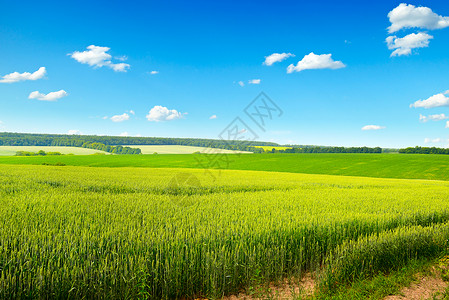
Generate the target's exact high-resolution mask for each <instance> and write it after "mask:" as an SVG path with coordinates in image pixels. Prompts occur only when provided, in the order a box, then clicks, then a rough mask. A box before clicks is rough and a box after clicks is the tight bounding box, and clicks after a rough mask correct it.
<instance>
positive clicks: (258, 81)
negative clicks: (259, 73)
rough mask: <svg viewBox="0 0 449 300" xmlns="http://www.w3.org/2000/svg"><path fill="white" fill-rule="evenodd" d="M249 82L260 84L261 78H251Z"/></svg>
mask: <svg viewBox="0 0 449 300" xmlns="http://www.w3.org/2000/svg"><path fill="white" fill-rule="evenodd" d="M248 83H249V84H260V79H251V80H248Z"/></svg>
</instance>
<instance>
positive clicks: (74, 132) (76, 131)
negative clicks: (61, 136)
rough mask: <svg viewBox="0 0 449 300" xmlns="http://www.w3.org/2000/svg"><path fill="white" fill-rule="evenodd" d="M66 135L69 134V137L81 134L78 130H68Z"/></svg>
mask: <svg viewBox="0 0 449 300" xmlns="http://www.w3.org/2000/svg"><path fill="white" fill-rule="evenodd" d="M67 134H69V135H81V134H82V133H81V131H79V130H78V129H70V130H69V131H67Z"/></svg>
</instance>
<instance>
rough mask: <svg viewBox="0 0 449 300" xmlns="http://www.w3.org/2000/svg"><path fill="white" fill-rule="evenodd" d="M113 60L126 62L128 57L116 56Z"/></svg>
mask: <svg viewBox="0 0 449 300" xmlns="http://www.w3.org/2000/svg"><path fill="white" fill-rule="evenodd" d="M114 58H115V59H116V60H119V61H127V60H128V56H126V55H122V56H116V57H114Z"/></svg>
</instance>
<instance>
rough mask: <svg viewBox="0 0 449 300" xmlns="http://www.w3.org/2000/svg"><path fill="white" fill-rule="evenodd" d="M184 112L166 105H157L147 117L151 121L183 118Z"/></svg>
mask: <svg viewBox="0 0 449 300" xmlns="http://www.w3.org/2000/svg"><path fill="white" fill-rule="evenodd" d="M184 114H186V113H184ZM184 114H183V113H181V112H178V111H177V110H176V109H168V108H166V107H164V106H160V105H156V106H155V107H153V108H152V109H151V110H150V112H149V113H148V115H147V119H148V121H151V122H161V121H171V120H176V119H182V117H183V115H184Z"/></svg>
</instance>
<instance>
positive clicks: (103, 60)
mask: <svg viewBox="0 0 449 300" xmlns="http://www.w3.org/2000/svg"><path fill="white" fill-rule="evenodd" d="M87 49H88V50H86V51H83V52H79V51H75V52H73V53H69V55H70V56H71V57H72V58H73V59H75V60H76V61H77V62H80V63H82V64H88V65H89V66H91V67H94V68H101V67H104V66H106V67H108V68H111V69H113V70H114V71H116V72H126V71H127V70H128V69H129V68H130V67H131V66H130V65H129V64H125V63H113V62H112V61H111V58H112V56H111V55H110V54H109V53H106V52H108V51H109V50H110V49H111V48H109V47H100V46H95V45H90V46H88V47H87Z"/></svg>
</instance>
